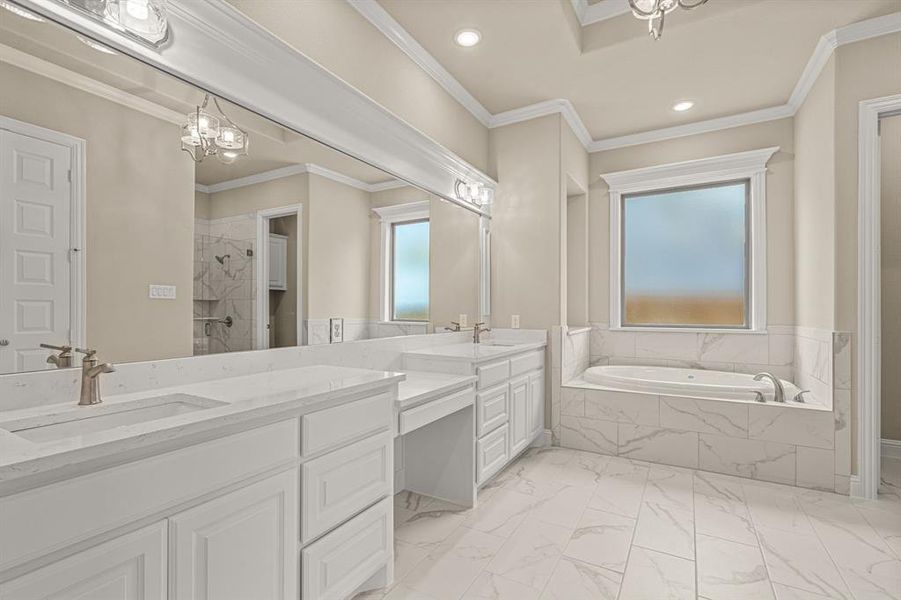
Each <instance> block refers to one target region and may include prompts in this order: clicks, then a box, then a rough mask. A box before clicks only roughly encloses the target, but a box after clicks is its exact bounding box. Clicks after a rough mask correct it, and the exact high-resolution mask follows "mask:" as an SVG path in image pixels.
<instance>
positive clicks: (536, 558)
mask: <svg viewBox="0 0 901 600" xmlns="http://www.w3.org/2000/svg"><path fill="white" fill-rule="evenodd" d="M570 535H572V530H571V529H569V528H566V527H561V526H559V525H553V524H551V523H542V522H540V521H536V522H524V523H523V524H522V525H520V527H519V528H518V529H517V530H516V531H515V532H514V533H513V535H511V536H510V538H509V539H507V541H506V542H505V543H504V545H503V546H501V549H500V551H498V553H497V555H495V557H494V558H493V559H492V560H491V562H490V563H488V567H487V570H488V571H489V572H491V573H494V574H496V575H502V576H504V577H507V578H508V579H512V580H514V581H518V582H519V583H523V584H525V585H528V586H529V587H534V588H538V589H541V588H544V586H545V584H546V583H547V582H548V579H550V577H551V574H552V573H553V572H554V568H555V567H556V566H557V561H558V560H559V559H560V556H562V554H563V549H564V548H565V547H566V543H567V541H569V538H570Z"/></svg>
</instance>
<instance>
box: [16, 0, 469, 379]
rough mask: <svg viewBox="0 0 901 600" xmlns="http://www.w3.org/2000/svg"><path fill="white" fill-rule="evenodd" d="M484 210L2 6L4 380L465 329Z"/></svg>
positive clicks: (58, 27) (33, 16) (63, 29)
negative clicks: (63, 366) (83, 360)
mask: <svg viewBox="0 0 901 600" xmlns="http://www.w3.org/2000/svg"><path fill="white" fill-rule="evenodd" d="M480 220H484V217H480V215H479V214H476V213H474V212H471V211H468V210H465V209H463V208H461V207H460V206H458V205H456V204H452V203H449V202H446V201H445V200H442V199H440V198H439V197H437V196H434V195H432V194H430V193H428V192H425V191H423V190H421V189H419V188H416V187H413V186H411V185H409V184H407V183H405V182H403V181H400V180H398V179H396V178H395V177H393V176H391V175H389V174H387V173H385V172H383V171H380V170H379V169H376V168H374V167H372V166H370V165H368V164H366V163H364V162H361V161H359V160H356V159H354V158H351V157H349V156H347V155H345V154H342V153H340V152H338V151H336V150H333V149H332V148H330V147H328V146H326V145H324V144H322V143H320V142H318V141H315V140H313V139H310V138H308V137H305V136H303V135H301V134H298V133H296V132H294V131H292V130H290V129H287V128H285V127H283V126H281V125H279V124H277V123H275V122H273V121H270V120H268V119H266V118H263V117H261V116H259V115H257V114H255V113H253V112H251V111H249V110H245V109H243V108H241V107H240V106H236V105H233V104H231V103H228V102H226V101H224V100H222V99H218V98H216V97H214V96H209V95H207V94H206V93H205V91H204V90H202V89H199V88H197V87H195V86H193V85H190V84H188V83H185V82H184V81H181V80H179V79H175V78H173V77H170V76H169V75H166V74H164V73H162V72H160V71H157V70H155V69H154V68H153V67H150V66H148V65H146V64H144V63H143V62H140V61H138V60H136V59H133V58H131V57H129V56H126V55H124V54H122V53H120V52H116V51H114V50H111V49H110V48H109V47H106V46H104V45H101V44H99V43H97V42H96V41H92V40H91V39H88V38H85V37H82V36H79V35H76V34H75V33H73V32H72V31H70V30H68V29H66V28H64V27H62V26H60V25H57V24H55V23H53V22H50V21H48V20H45V19H41V18H38V17H36V16H35V15H30V14H28V13H22V12H21V11H16V12H12V11H9V10H7V9H4V8H2V5H0V373H12V372H23V371H34V370H41V369H52V368H57V365H56V364H54V363H53V362H52V360H51V362H48V359H49V358H51V357H52V356H53V355H55V354H58V352H55V351H54V350H52V349H49V348H46V347H43V346H42V344H44V345H49V346H86V347H90V348H94V349H97V350H98V351H99V352H100V353H101V356H102V358H103V359H104V360H109V361H113V362H127V361H139V360H151V359H163V358H176V357H187V356H193V355H203V354H214V353H221V352H234V351H247V350H256V349H265V348H273V347H285V346H296V345H305V344H327V343H336V342H341V341H344V342H348V341H353V340H360V339H368V338H375V337H386V336H397V335H409V334H418V333H427V332H432V331H436V330H443V328H444V326H445V325H448V324H449V322H451V321H458V320H459V317H460V315H467V317H468V318H469V319H471V320H477V319H478V317H479V316H480V311H481V310H482V307H484V305H485V300H484V298H480V284H479V282H480V268H482V267H483V264H482V261H483V259H484V255H483V254H480V247H483V246H485V240H484V239H483V235H484V232H483V230H482V228H481V227H482V225H481V224H480ZM480 301H481V305H480Z"/></svg>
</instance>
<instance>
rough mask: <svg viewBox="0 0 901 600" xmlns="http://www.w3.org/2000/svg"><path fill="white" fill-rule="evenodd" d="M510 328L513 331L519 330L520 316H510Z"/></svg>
mask: <svg viewBox="0 0 901 600" xmlns="http://www.w3.org/2000/svg"><path fill="white" fill-rule="evenodd" d="M510 327H512V328H513V329H519V315H511V316H510Z"/></svg>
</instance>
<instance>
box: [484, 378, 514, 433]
mask: <svg viewBox="0 0 901 600" xmlns="http://www.w3.org/2000/svg"><path fill="white" fill-rule="evenodd" d="M509 393H510V392H509V387H508V386H507V384H506V383H502V384H501V385H499V386H497V387H495V388H492V389H490V390H485V391H483V392H479V393H478V394H476V436H478V437H482V436H483V435H485V434H486V433H488V432H490V431H493V430H495V429H497V428H498V427H500V426H501V425H503V424H504V423H506V422H507V418H508V411H509V403H510V402H509Z"/></svg>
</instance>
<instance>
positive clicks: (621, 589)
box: [616, 428, 651, 600]
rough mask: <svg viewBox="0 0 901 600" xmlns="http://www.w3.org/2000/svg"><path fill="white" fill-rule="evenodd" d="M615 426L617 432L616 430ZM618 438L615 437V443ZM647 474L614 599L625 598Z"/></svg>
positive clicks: (646, 478) (646, 487) (648, 474)
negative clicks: (627, 574) (621, 576)
mask: <svg viewBox="0 0 901 600" xmlns="http://www.w3.org/2000/svg"><path fill="white" fill-rule="evenodd" d="M618 431H619V430H618V428H617V432H618ZM618 442H619V438H618V437H617V443H618ZM645 468H647V469H648V472H647V475H646V476H645V478H644V485H643V486H642V488H641V499H640V500H639V501H638V515H636V516H635V526H634V527H633V528H632V538H631V539H630V540H629V552H628V553H627V554H626V566H624V567H623V578H622V579H621V580H620V582H619V590H618V591H617V592H616V600H625V599H624V598H622V593H623V585H624V584H625V583H626V573H627V572H628V570H629V561H630V560H631V559H632V549H633V548H634V547H635V532H637V531H638V517H640V516H641V505H642V504H644V494H645V491H647V489H648V479H649V478H650V476H651V470H650V468H648V467H645Z"/></svg>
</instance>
